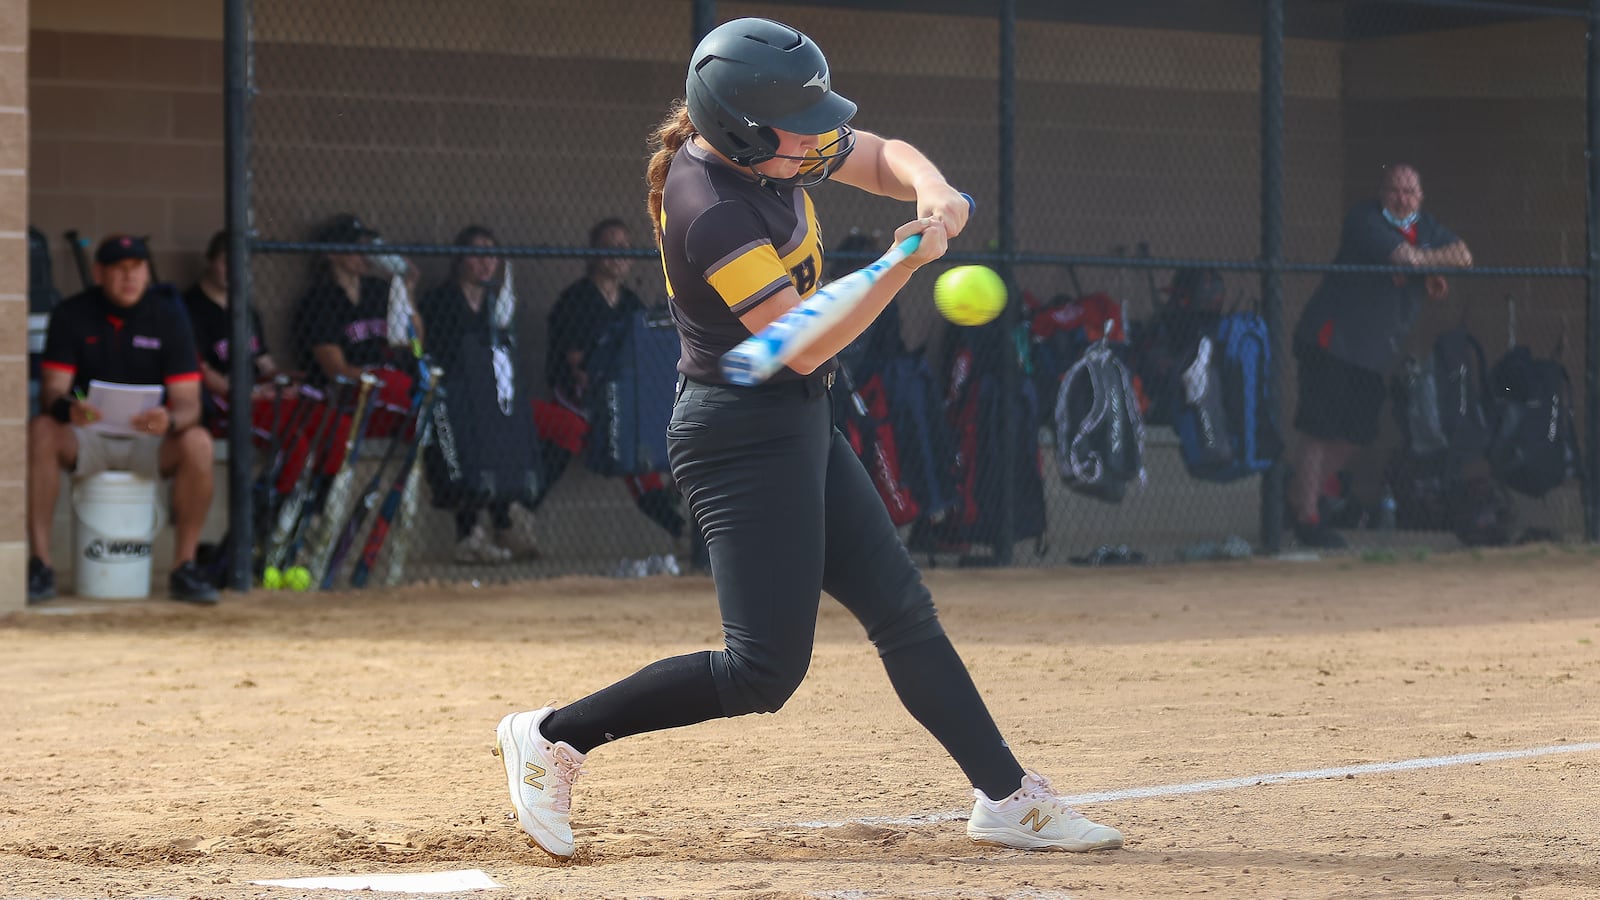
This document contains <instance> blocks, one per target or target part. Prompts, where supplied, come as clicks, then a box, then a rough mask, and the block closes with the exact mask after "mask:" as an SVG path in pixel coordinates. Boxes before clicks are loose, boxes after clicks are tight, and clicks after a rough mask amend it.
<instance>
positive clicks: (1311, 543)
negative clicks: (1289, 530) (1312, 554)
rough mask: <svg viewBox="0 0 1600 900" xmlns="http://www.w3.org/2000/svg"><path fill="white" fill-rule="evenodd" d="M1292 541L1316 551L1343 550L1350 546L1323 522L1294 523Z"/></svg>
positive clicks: (1340, 535) (1341, 536)
mask: <svg viewBox="0 0 1600 900" xmlns="http://www.w3.org/2000/svg"><path fill="white" fill-rule="evenodd" d="M1294 539H1295V540H1296V541H1299V542H1300V544H1301V545H1302V546H1305V547H1312V548H1315V549H1318V550H1343V549H1344V548H1346V547H1348V546H1350V545H1349V544H1348V543H1346V542H1345V539H1344V535H1342V534H1340V533H1339V532H1337V531H1334V530H1333V529H1332V528H1330V527H1328V525H1327V524H1325V523H1323V522H1295V523H1294Z"/></svg>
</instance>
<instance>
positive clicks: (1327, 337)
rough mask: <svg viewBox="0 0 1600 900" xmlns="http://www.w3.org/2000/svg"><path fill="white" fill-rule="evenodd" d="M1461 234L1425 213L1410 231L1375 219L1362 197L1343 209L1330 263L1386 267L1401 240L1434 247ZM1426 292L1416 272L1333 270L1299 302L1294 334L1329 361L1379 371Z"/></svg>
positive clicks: (1374, 205)
mask: <svg viewBox="0 0 1600 900" xmlns="http://www.w3.org/2000/svg"><path fill="white" fill-rule="evenodd" d="M1460 240H1461V238H1459V237H1457V236H1456V234H1455V232H1453V231H1451V230H1450V229H1448V228H1446V227H1444V226H1443V225H1441V224H1440V223H1439V220H1438V219H1435V218H1434V217H1433V216H1432V215H1431V214H1430V213H1428V212H1427V211H1426V210H1423V211H1422V212H1421V213H1420V214H1419V215H1418V216H1417V221H1416V222H1415V223H1414V225H1413V226H1412V230H1411V231H1410V232H1409V233H1407V232H1402V231H1401V230H1400V229H1398V228H1396V227H1395V226H1394V225H1393V224H1392V223H1390V222H1389V221H1388V220H1387V219H1385V218H1384V216H1383V204H1381V203H1379V202H1378V201H1377V200H1368V201H1366V202H1364V203H1361V204H1359V205H1358V206H1356V207H1355V208H1354V209H1352V210H1351V211H1350V213H1349V214H1348V215H1346V216H1345V219H1344V227H1343V228H1342V229H1341V230H1340V234H1339V252H1338V253H1337V254H1336V255H1335V256H1334V258H1333V261H1334V262H1335V263H1343V264H1349V265H1375V266H1382V265H1389V264H1390V259H1389V256H1390V254H1392V253H1394V251H1395V248H1396V247H1399V246H1400V245H1401V244H1402V243H1407V242H1409V243H1411V244H1412V245H1414V246H1416V247H1419V248H1422V249H1437V248H1440V247H1448V246H1450V245H1451V244H1454V243H1458V242H1459V241H1460ZM1426 296H1427V286H1426V279H1425V278H1424V277H1423V276H1421V275H1406V276H1401V277H1400V278H1399V279H1398V280H1397V279H1396V278H1395V276H1393V275H1382V274H1367V273H1351V272H1334V273H1330V274H1328V275H1326V276H1325V277H1324V278H1323V279H1322V283H1321V284H1320V285H1318V286H1317V290H1316V292H1315V293H1314V294H1312V295H1311V299H1310V301H1308V302H1307V304H1306V310H1305V312H1304V313H1303V314H1302V315H1301V317H1300V323H1299V325H1297V326H1296V328H1295V332H1294V337H1295V340H1296V341H1299V342H1300V343H1303V344H1311V345H1313V346H1316V347H1320V348H1322V349H1323V350H1324V351H1326V352H1327V353H1328V354H1329V355H1331V356H1333V357H1334V358H1336V359H1340V360H1343V361H1344V362H1347V363H1350V364H1351V365H1353V366H1358V367H1360V368H1363V369H1366V370H1368V371H1371V372H1376V373H1378V374H1379V375H1387V374H1388V373H1389V372H1390V370H1392V369H1393V368H1394V365H1395V363H1396V362H1397V361H1398V360H1399V358H1400V355H1401V352H1402V350H1403V349H1404V348H1405V344H1406V341H1407V339H1408V338H1409V337H1410V335H1411V330H1412V329H1413V328H1414V327H1416V324H1417V318H1418V317H1419V316H1420V315H1421V313H1422V301H1423V299H1424V298H1425V297H1426Z"/></svg>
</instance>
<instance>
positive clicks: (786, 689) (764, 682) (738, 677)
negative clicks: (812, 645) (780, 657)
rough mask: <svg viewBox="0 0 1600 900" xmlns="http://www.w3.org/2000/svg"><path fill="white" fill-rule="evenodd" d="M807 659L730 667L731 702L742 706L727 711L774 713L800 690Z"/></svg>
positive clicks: (737, 712) (739, 713)
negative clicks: (780, 663) (731, 682)
mask: <svg viewBox="0 0 1600 900" xmlns="http://www.w3.org/2000/svg"><path fill="white" fill-rule="evenodd" d="M809 662H810V660H808V659H807V660H800V661H798V663H795V662H791V663H788V664H782V665H774V666H763V667H761V668H755V667H752V666H748V665H745V666H737V665H736V666H734V667H732V668H731V670H730V672H729V674H730V675H731V676H732V678H733V690H731V691H729V692H728V693H729V694H730V695H731V697H732V699H733V702H734V703H735V704H737V705H738V706H740V707H742V708H738V709H733V710H729V711H728V714H729V715H735V716H737V715H744V714H746V713H775V712H777V711H778V710H780V709H782V708H783V705H784V704H785V703H787V702H789V698H790V697H793V696H794V692H795V691H797V690H799V689H800V682H802V681H804V680H805V677H806V669H807V667H808V664H809Z"/></svg>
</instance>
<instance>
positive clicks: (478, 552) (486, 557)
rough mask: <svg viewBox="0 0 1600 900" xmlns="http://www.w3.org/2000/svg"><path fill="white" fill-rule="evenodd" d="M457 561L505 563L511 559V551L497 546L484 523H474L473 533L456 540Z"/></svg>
mask: <svg viewBox="0 0 1600 900" xmlns="http://www.w3.org/2000/svg"><path fill="white" fill-rule="evenodd" d="M454 558H455V561H456V562H458V563H467V564H470V563H496V564H498V563H503V562H510V561H511V551H510V550H507V549H506V548H504V547H499V546H496V545H495V543H494V542H493V541H491V540H489V535H488V533H487V532H485V531H484V530H483V526H482V525H474V526H473V528H472V531H471V533H469V534H468V535H467V536H466V537H464V538H462V539H461V540H459V541H457V542H456V552H455V557H454Z"/></svg>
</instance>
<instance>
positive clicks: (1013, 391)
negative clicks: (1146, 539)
mask: <svg viewBox="0 0 1600 900" xmlns="http://www.w3.org/2000/svg"><path fill="white" fill-rule="evenodd" d="M999 25H1000V97H999V104H1000V107H999V112H1000V122H999V129H998V135H997V136H998V144H999V146H998V147H997V151H998V156H999V159H998V162H999V166H998V169H999V176H1000V184H999V190H1000V196H999V197H998V198H997V199H998V200H999V214H1000V235H999V237H1000V260H999V262H1000V277H1001V279H1002V280H1004V281H1005V283H1006V285H1007V289H1008V290H1009V291H1010V293H1011V295H1012V302H1010V303H1007V304H1006V306H1005V309H1004V310H1003V311H1002V312H1001V314H1000V321H1001V324H1002V325H1003V327H1004V328H1005V341H1006V351H1005V352H1004V353H1002V354H1001V359H1003V360H1006V364H1005V365H1002V366H1001V368H1000V395H1001V396H1002V397H1004V398H1005V399H1004V400H1002V401H1001V404H1000V427H1001V430H1002V433H1001V435H1000V460H999V462H1000V479H1001V480H1000V509H1001V514H1000V521H999V529H998V533H997V534H996V535H995V542H994V563H995V565H997V566H1009V565H1011V556H1012V546H1011V545H1012V544H1013V543H1014V542H1015V537H1014V535H1015V534H1016V527H1015V525H1016V522H1015V519H1014V516H1015V515H1016V511H1017V498H1016V492H1017V484H1016V474H1017V473H1016V467H1017V464H1016V458H1017V413H1018V410H1017V408H1016V406H1017V404H1016V403H1014V402H1012V398H1014V397H1017V396H1018V395H1019V394H1020V390H1021V386H1020V385H1019V384H1018V376H1019V374H1020V373H1019V372H1018V370H1017V365H1014V364H1012V360H1013V358H1014V353H1015V352H1016V350H1017V348H1016V347H1015V344H1014V341H1013V338H1014V336H1015V334H1016V330H1017V323H1018V322H1019V321H1020V318H1021V308H1020V304H1021V299H1022V297H1021V294H1020V293H1019V292H1018V291H1017V289H1016V287H1017V273H1016V266H1015V265H1014V262H1015V260H1016V252H1017V245H1016V221H1015V219H1016V144H1017V139H1016V124H1017V2H1016V0H1001V3H1000V20H999ZM1017 362H1020V360H1018V361H1017Z"/></svg>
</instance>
